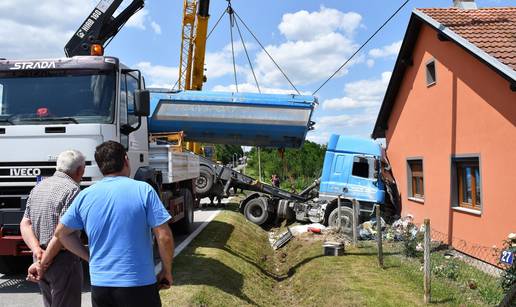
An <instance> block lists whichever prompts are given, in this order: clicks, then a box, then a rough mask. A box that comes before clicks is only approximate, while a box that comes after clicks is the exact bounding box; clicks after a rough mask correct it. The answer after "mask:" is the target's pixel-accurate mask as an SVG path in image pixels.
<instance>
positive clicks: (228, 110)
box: [148, 89, 317, 148]
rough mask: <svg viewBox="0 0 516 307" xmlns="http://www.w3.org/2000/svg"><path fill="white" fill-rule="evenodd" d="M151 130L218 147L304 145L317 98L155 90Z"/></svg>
mask: <svg viewBox="0 0 516 307" xmlns="http://www.w3.org/2000/svg"><path fill="white" fill-rule="evenodd" d="M150 91H151V116H150V117H149V122H148V123H149V131H150V132H151V133H159V132H177V131H184V132H185V135H186V136H185V139H186V140H189V141H195V142H205V143H215V144H237V145H249V146H263V147H278V148H281V147H293V148H297V147H300V146H301V145H302V144H303V142H304V139H305V137H306V133H307V132H308V130H310V129H312V126H313V122H311V120H310V119H311V117H312V112H313V110H314V107H315V105H316V104H317V99H316V98H315V97H313V96H301V95H276V94H255V93H226V92H208V91H179V92H166V91H160V90H153V89H151V90H150Z"/></svg>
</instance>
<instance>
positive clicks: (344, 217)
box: [328, 207, 353, 235]
mask: <svg viewBox="0 0 516 307" xmlns="http://www.w3.org/2000/svg"><path fill="white" fill-rule="evenodd" d="M340 217H341V221H342V222H341V223H342V224H341V227H342V231H343V232H344V234H346V235H352V234H353V210H352V209H351V208H349V207H340ZM338 219H339V210H338V208H335V209H333V211H332V212H330V215H329V216H328V227H334V228H337V227H339V223H338Z"/></svg>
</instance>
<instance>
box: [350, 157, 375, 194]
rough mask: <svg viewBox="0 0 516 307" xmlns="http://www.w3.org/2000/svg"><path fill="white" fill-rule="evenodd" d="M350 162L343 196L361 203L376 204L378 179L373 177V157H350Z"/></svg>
mask: <svg viewBox="0 0 516 307" xmlns="http://www.w3.org/2000/svg"><path fill="white" fill-rule="evenodd" d="M350 162H351V165H350V169H349V172H348V174H349V177H348V180H347V186H346V188H345V191H346V192H345V194H344V195H345V196H347V197H352V198H355V199H357V200H359V201H363V202H373V203H374V202H376V192H377V190H378V179H377V176H375V157H373V156H365V155H350Z"/></svg>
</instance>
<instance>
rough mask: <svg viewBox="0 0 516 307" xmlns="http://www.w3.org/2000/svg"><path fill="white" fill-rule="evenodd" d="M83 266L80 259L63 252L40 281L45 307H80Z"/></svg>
mask: <svg viewBox="0 0 516 307" xmlns="http://www.w3.org/2000/svg"><path fill="white" fill-rule="evenodd" d="M82 277H83V276H82V264H81V260H80V258H79V257H77V256H75V255H74V254H72V253H70V252H68V251H62V252H60V253H59V254H57V256H56V257H55V258H54V260H53V261H52V264H51V265H50V267H49V268H48V270H47V271H46V272H45V275H43V278H42V279H41V280H40V281H39V287H40V289H41V294H42V295H43V304H44V305H45V307H60V306H63V307H75V306H77V307H80V306H81V290H82Z"/></svg>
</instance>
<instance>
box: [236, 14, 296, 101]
mask: <svg viewBox="0 0 516 307" xmlns="http://www.w3.org/2000/svg"><path fill="white" fill-rule="evenodd" d="M233 13H234V14H235V16H236V17H237V18H238V20H240V22H241V23H242V24H243V25H244V27H245V28H246V29H247V31H249V33H250V34H251V36H252V37H253V38H254V39H255V40H256V42H257V43H258V45H260V47H261V48H262V50H263V51H264V52H265V54H267V56H268V57H269V59H271V61H272V63H274V65H276V68H278V70H279V71H280V72H281V73H282V74H283V77H285V79H287V81H288V83H290V85H291V86H292V88H293V89H294V90H295V91H296V92H297V94H298V95H301V93H300V92H299V90H298V89H297V88H296V86H295V85H294V84H293V83H292V81H290V79H289V77H288V76H287V75H286V74H285V72H284V71H283V69H281V67H280V66H279V65H278V63H276V61H275V60H274V59H273V58H272V56H271V55H270V53H269V52H268V51H267V49H265V47H264V46H263V44H262V43H261V42H260V40H259V39H258V38H257V37H256V35H254V33H253V31H251V29H249V27H248V26H247V24H246V23H245V22H244V21H243V20H242V18H240V15H238V13H237V12H236V11H233Z"/></svg>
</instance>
